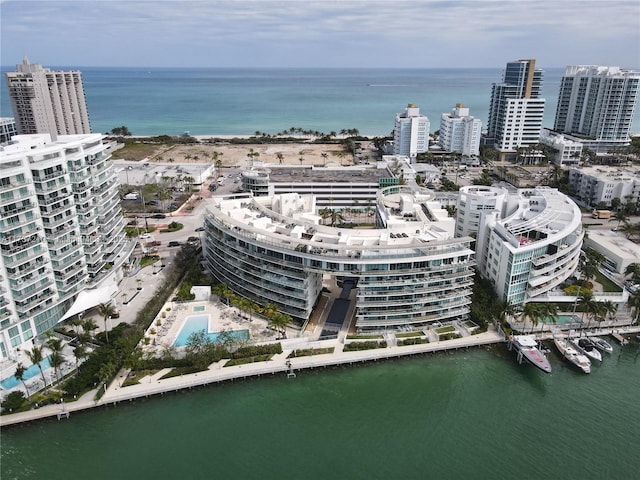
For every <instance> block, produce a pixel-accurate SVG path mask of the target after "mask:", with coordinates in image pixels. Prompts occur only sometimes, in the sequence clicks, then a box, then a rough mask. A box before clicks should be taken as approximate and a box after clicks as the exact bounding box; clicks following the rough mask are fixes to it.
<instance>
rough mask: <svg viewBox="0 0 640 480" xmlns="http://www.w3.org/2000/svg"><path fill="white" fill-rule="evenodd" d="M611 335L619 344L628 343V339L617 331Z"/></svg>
mask: <svg viewBox="0 0 640 480" xmlns="http://www.w3.org/2000/svg"><path fill="white" fill-rule="evenodd" d="M611 336H612V337H613V338H614V339H615V340H616V342H618V343H619V344H620V345H626V344H627V343H629V340H627V339H626V338H624V337H623V336H622V335H620V334H619V333H612V334H611Z"/></svg>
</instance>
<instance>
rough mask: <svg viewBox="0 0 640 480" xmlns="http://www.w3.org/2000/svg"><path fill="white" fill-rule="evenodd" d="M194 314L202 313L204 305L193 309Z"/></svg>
mask: <svg viewBox="0 0 640 480" xmlns="http://www.w3.org/2000/svg"><path fill="white" fill-rule="evenodd" d="M193 311H194V312H204V305H197V306H195V307H193Z"/></svg>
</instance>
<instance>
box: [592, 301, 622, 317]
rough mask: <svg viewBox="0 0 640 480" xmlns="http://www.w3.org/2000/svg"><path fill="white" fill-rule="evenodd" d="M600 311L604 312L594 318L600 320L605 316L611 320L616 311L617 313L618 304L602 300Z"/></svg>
mask: <svg viewBox="0 0 640 480" xmlns="http://www.w3.org/2000/svg"><path fill="white" fill-rule="evenodd" d="M602 313H603V314H604V316H602V317H598V318H596V320H598V321H602V320H605V319H607V318H609V319H611V320H613V319H615V318H616V313H618V306H617V305H616V304H614V303H613V302H612V301H611V300H607V301H606V302H602Z"/></svg>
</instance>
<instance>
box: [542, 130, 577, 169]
mask: <svg viewBox="0 0 640 480" xmlns="http://www.w3.org/2000/svg"><path fill="white" fill-rule="evenodd" d="M540 143H543V144H545V145H547V146H548V147H550V148H551V150H552V151H553V163H554V164H556V165H560V166H561V167H564V166H577V165H579V164H580V158H581V156H582V143H581V142H579V141H577V140H576V139H575V138H569V137H567V136H566V135H562V134H558V133H557V132H554V131H553V130H549V129H546V128H543V129H542V130H541V131H540Z"/></svg>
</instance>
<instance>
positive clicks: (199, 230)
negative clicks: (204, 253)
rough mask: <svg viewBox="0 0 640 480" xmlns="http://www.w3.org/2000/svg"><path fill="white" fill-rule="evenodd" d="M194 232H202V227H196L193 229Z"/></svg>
mask: <svg viewBox="0 0 640 480" xmlns="http://www.w3.org/2000/svg"><path fill="white" fill-rule="evenodd" d="M195 231H196V232H204V227H198V228H196V230H195Z"/></svg>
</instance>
